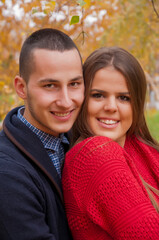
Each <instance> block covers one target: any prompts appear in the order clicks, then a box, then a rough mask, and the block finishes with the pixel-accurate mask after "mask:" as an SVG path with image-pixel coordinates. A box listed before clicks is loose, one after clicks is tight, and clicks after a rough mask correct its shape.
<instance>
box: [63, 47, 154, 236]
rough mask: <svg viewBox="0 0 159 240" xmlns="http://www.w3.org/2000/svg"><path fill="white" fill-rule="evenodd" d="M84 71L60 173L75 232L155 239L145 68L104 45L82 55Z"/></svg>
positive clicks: (121, 51)
mask: <svg viewBox="0 0 159 240" xmlns="http://www.w3.org/2000/svg"><path fill="white" fill-rule="evenodd" d="M84 78H85V88H86V89H85V101H84V104H83V106H82V109H81V112H80V115H79V117H78V120H77V122H76V124H75V126H74V146H73V147H72V149H71V150H70V151H69V152H68V153H67V155H66V160H65V165H64V169H63V178H62V181H63V191H64V200H65V206H66V213H67V217H68V222H69V226H70V229H71V231H72V234H73V238H74V239H75V240H77V239H79V240H106V239H119V240H121V239H135V240H136V239H140V240H142V239H144V240H145V239H146V240H148V239H149V240H150V239H154V240H156V239H159V145H158V143H157V142H156V141H155V140H154V139H153V138H152V136H151V134H150V132H149V130H148V128H147V125H146V121H145V117H144V103H145V95H146V79H145V75H144V72H143V70H142V68H141V66H140V64H139V63H138V61H137V60H136V59H135V58H134V57H133V56H132V55H131V54H130V53H128V52H127V51H125V50H124V49H121V48H118V47H110V48H101V49H98V50H96V51H95V52H93V53H92V54H91V55H90V56H89V57H88V58H87V60H86V61H85V63H84Z"/></svg>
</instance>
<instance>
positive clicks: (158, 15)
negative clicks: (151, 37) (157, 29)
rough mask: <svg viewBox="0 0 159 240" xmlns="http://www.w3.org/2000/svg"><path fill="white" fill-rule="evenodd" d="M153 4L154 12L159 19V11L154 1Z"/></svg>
mask: <svg viewBox="0 0 159 240" xmlns="http://www.w3.org/2000/svg"><path fill="white" fill-rule="evenodd" d="M151 2H152V6H153V10H154V12H155V13H156V15H157V17H158V18H159V14H158V12H157V10H156V8H155V3H154V0H151Z"/></svg>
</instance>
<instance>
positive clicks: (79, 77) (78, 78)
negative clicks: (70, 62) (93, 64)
mask: <svg viewBox="0 0 159 240" xmlns="http://www.w3.org/2000/svg"><path fill="white" fill-rule="evenodd" d="M78 80H83V76H82V75H80V76H77V77H75V78H72V79H70V81H71V82H73V81H78Z"/></svg>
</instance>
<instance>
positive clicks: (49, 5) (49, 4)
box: [45, 1, 56, 12]
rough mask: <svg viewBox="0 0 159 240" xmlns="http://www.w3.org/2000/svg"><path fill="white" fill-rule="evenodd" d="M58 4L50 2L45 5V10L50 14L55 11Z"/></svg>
mask: <svg viewBox="0 0 159 240" xmlns="http://www.w3.org/2000/svg"><path fill="white" fill-rule="evenodd" d="M55 5H56V2H55V1H50V2H48V3H46V4H45V9H46V8H48V9H49V10H50V12H53V11H54V9H55Z"/></svg>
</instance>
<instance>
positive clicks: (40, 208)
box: [0, 28, 84, 240]
mask: <svg viewBox="0 0 159 240" xmlns="http://www.w3.org/2000/svg"><path fill="white" fill-rule="evenodd" d="M19 65H20V67H19V68H20V75H19V76H16V77H15V81H14V82H15V89H16V92H17V94H18V95H19V97H21V98H22V99H23V100H24V106H23V107H18V108H16V109H13V110H12V111H11V112H9V113H8V115H7V116H6V118H5V120H4V123H3V130H2V132H1V133H0V186H1V187H0V239H3V240H9V239H12V240H31V239H32V240H43V239H48V240H67V239H72V238H71V235H70V232H69V229H68V225H67V220H66V216H65V211H64V205H63V196H62V190H61V168H62V165H63V161H64V153H65V151H66V149H68V144H69V141H68V138H67V132H68V131H69V130H70V129H71V127H72V125H73V123H74V121H75V119H76V117H77V115H78V112H79V110H80V106H81V104H82V102H83V98H84V81H83V74H82V61H81V56H80V53H79V51H78V49H77V47H76V45H75V44H74V42H73V41H72V40H71V39H70V38H69V37H68V36H67V35H66V34H64V33H63V32H61V31H58V30H56V29H49V28H47V29H41V30H39V31H36V32H34V33H33V34H31V35H30V36H29V37H28V38H27V39H26V41H25V42H24V44H23V47H22V49H21V53H20V61H19ZM64 133H66V134H64Z"/></svg>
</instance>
